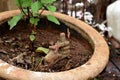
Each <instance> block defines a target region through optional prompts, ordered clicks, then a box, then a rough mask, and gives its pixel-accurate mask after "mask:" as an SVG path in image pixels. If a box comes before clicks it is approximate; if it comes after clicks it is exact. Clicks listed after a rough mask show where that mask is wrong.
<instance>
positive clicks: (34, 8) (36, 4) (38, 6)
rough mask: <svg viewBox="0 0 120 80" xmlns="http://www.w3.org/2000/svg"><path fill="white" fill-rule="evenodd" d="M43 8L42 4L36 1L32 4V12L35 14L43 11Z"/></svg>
mask: <svg viewBox="0 0 120 80" xmlns="http://www.w3.org/2000/svg"><path fill="white" fill-rule="evenodd" d="M41 8H42V3H41V2H39V1H36V2H34V3H32V4H31V10H32V12H33V14H36V13H38V11H39V9H41Z"/></svg>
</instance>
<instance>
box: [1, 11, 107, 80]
mask: <svg viewBox="0 0 120 80" xmlns="http://www.w3.org/2000/svg"><path fill="white" fill-rule="evenodd" d="M19 13H20V11H19V10H13V11H6V12H3V13H0V22H1V21H3V20H5V19H8V18H10V17H12V16H15V15H18V14H19ZM47 14H49V12H47V11H44V13H43V14H42V15H44V16H45V15H47ZM54 16H55V17H57V18H58V19H59V20H60V21H62V22H63V23H65V24H66V25H67V26H68V27H70V28H72V29H74V30H76V31H77V32H78V33H79V34H81V35H82V36H83V37H84V38H85V39H87V41H88V42H89V43H90V44H91V45H92V48H93V50H94V51H93V55H92V57H91V58H90V59H89V60H88V61H87V62H86V63H85V64H83V65H81V66H79V67H77V68H74V69H71V70H68V71H63V72H53V73H48V72H34V71H29V70H25V69H21V68H18V67H15V66H12V65H10V64H8V63H6V62H4V61H2V60H0V76H1V77H3V78H5V79H8V80H88V79H90V78H94V77H95V76H97V75H98V74H99V73H100V72H101V71H102V70H103V69H104V68H105V66H106V64H107V62H108V58H109V49H108V46H107V44H106V42H105V40H104V39H103V37H101V35H100V34H99V33H98V32H97V31H96V30H94V29H93V28H92V27H90V26H89V25H87V24H86V23H84V22H82V21H80V20H77V19H75V18H73V17H69V16H67V15H64V14H60V13H54Z"/></svg>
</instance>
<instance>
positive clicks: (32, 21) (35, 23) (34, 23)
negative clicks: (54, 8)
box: [30, 17, 40, 26]
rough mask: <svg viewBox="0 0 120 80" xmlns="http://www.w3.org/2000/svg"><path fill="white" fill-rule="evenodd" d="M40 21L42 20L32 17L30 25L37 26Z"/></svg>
mask: <svg viewBox="0 0 120 80" xmlns="http://www.w3.org/2000/svg"><path fill="white" fill-rule="evenodd" d="M39 20H40V19H39V18H34V17H31V18H30V23H31V24H33V25H35V26H37V24H38V21H39Z"/></svg>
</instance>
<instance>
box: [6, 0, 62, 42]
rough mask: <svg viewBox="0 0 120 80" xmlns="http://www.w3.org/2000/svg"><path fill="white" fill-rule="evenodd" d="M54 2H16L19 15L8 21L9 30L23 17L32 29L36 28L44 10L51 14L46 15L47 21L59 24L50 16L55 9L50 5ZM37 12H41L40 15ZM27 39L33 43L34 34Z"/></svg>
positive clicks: (38, 0) (39, 0) (19, 0)
mask: <svg viewBox="0 0 120 80" xmlns="http://www.w3.org/2000/svg"><path fill="white" fill-rule="evenodd" d="M55 1H56V0H34V1H33V0H16V6H18V7H19V8H20V9H21V13H20V14H19V15H17V16H14V17H13V18H12V19H11V20H9V21H8V24H9V25H10V30H11V29H12V28H14V26H16V24H17V23H18V22H19V21H20V19H21V18H22V17H23V16H26V17H27V18H28V19H29V22H30V23H31V24H32V27H34V28H36V26H37V25H38V22H39V20H40V18H41V17H40V16H41V14H42V12H43V11H44V10H45V9H47V10H48V11H50V12H51V14H50V15H47V19H48V20H49V21H51V22H54V23H56V24H60V23H59V21H58V20H57V19H56V18H55V17H54V16H52V13H53V12H55V11H56V7H55V6H53V5H52V3H53V2H55ZM39 10H42V11H41V13H40V14H38V11H39ZM34 28H32V29H34ZM35 31H36V30H35ZM29 38H30V40H31V41H34V40H35V34H31V35H30V36H29Z"/></svg>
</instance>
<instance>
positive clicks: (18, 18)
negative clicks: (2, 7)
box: [8, 14, 23, 30]
mask: <svg viewBox="0 0 120 80" xmlns="http://www.w3.org/2000/svg"><path fill="white" fill-rule="evenodd" d="M22 16H23V15H22V14H19V15H17V16H14V17H13V18H12V19H11V20H9V21H8V24H9V25H10V30H11V29H12V28H13V27H14V26H15V25H16V24H17V23H18V21H19V20H20V19H21V18H22Z"/></svg>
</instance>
